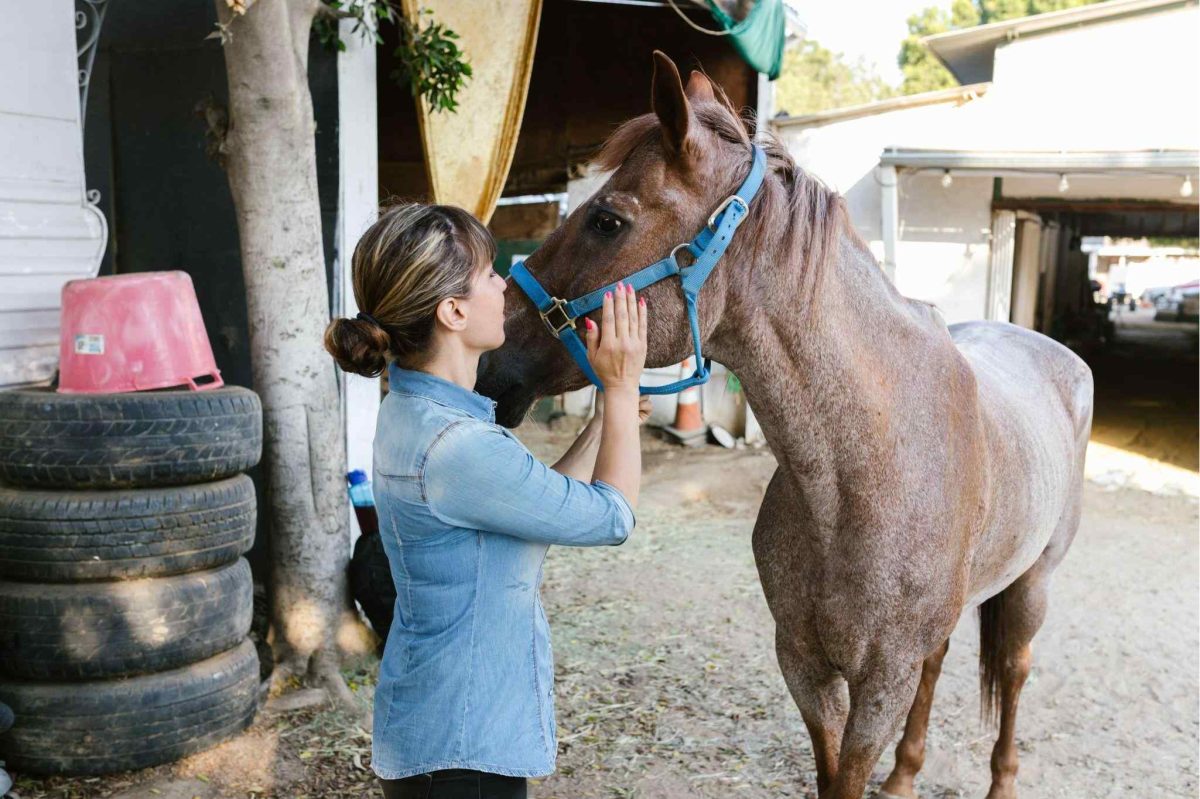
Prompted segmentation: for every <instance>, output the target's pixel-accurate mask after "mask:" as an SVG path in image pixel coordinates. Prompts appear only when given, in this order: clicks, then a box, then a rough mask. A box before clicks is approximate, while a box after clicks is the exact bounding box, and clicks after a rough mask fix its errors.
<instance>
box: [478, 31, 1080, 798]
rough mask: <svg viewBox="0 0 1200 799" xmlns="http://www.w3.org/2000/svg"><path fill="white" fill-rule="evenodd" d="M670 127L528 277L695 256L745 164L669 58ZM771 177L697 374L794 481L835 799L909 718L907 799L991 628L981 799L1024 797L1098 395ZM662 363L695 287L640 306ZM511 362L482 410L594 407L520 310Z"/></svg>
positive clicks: (783, 155)
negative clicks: (989, 733) (943, 704)
mask: <svg viewBox="0 0 1200 799" xmlns="http://www.w3.org/2000/svg"><path fill="white" fill-rule="evenodd" d="M652 105H653V109H654V113H653V114H648V115H646V116H643V117H638V118H636V119H633V120H631V121H630V122H627V123H626V124H625V125H624V126H622V127H621V128H620V129H619V130H618V131H617V132H616V133H615V134H614V135H613V137H612V138H611V139H610V141H609V142H608V144H606V145H605V148H604V149H603V151H602V152H601V153H600V155H599V163H600V164H601V166H602V167H604V168H607V169H615V172H614V173H613V175H612V177H611V178H610V179H609V180H608V182H607V183H606V184H605V185H604V186H603V187H602V188H601V189H600V190H599V191H598V192H597V193H596V195H595V196H594V197H592V198H591V200H590V201H589V202H587V203H586V204H584V205H583V206H582V207H580V208H579V209H578V210H576V211H575V212H574V213H573V214H571V216H570V217H569V218H568V219H567V220H566V222H565V223H564V224H563V226H562V227H561V228H559V229H558V230H557V231H555V232H554V234H553V235H551V236H550V238H549V239H547V241H546V243H545V244H544V245H543V246H542V247H541V248H540V249H539V250H538V251H537V252H536V253H535V254H534V255H533V257H532V258H530V260H529V268H530V271H531V272H532V273H533V274H534V275H535V276H536V277H537V278H538V279H539V280H540V281H541V282H542V284H543V285H544V286H545V287H546V289H547V290H548V291H550V292H551V293H552V294H554V295H556V296H559V297H563V298H571V297H577V296H579V295H581V294H584V293H585V292H588V291H590V290H592V289H595V288H597V287H600V286H603V285H606V284H608V283H610V282H613V281H615V280H617V279H618V278H621V277H624V276H625V275H628V274H630V273H631V272H633V271H634V270H635V269H637V268H640V267H641V266H643V265H645V264H648V263H651V262H652V261H655V260H658V259H659V258H662V257H663V256H664V255H666V254H667V252H668V251H669V250H670V249H671V247H672V246H673V245H674V244H675V243H676V242H682V241H688V240H690V239H691V238H692V236H694V235H695V234H696V231H698V230H699V229H700V227H701V226H702V225H704V224H705V221H706V219H707V217H708V214H709V213H710V211H711V210H712V209H714V208H715V207H717V205H718V204H719V203H720V202H721V200H722V199H724V198H725V197H726V196H728V195H729V194H730V192H731V191H733V189H734V188H735V187H736V186H737V185H738V184H739V183H740V181H741V180H742V178H744V177H745V175H746V173H747V171H748V169H749V166H750V138H749V136H748V134H747V131H746V128H745V126H744V125H743V123H742V122H741V121H740V120H739V119H738V117H737V115H736V114H735V113H734V112H733V110H732V108H731V107H730V106H729V104H728V101H727V100H725V98H724V96H723V95H722V93H721V92H720V91H719V90H714V87H713V85H712V84H711V83H710V82H709V80H708V79H707V78H706V77H705V76H704V75H702V74H700V73H698V72H693V73H692V75H691V78H690V79H689V80H688V83H687V87H686V89H685V88H684V86H683V84H682V81H681V80H680V77H679V72H678V71H677V70H676V68H675V65H674V64H673V63H672V62H671V61H670V60H669V59H668V58H666V57H665V56H663V55H662V54H661V53H656V54H655V72H654V81H653V91H652ZM761 144H762V145H763V146H764V147H765V148H766V150H767V154H768V175H767V178H766V181H765V183H764V185H763V188H762V189H761V190H760V192H759V194H758V195H757V197H756V198H755V199H754V201H753V203H752V204H751V210H750V216H749V218H748V219H747V221H746V222H745V223H744V224H743V225H742V227H741V229H740V230H739V231H738V233H737V235H736V236H735V237H734V241H733V243H732V246H731V247H730V248H729V250H728V252H727V253H726V255H725V257H724V258H723V259H722V261H721V263H720V264H719V265H718V266H717V268H716V270H715V272H714V273H713V276H712V277H711V278H710V279H709V281H708V283H706V284H705V286H704V288H703V290H702V292H701V294H700V327H701V331H702V335H703V340H704V349H705V352H706V353H711V354H712V356H713V357H714V358H715V359H716V360H718V361H720V362H721V363H724V364H726V365H727V366H728V367H730V368H731V369H732V370H733V371H734V372H736V373H737V375H738V376H739V377H740V378H741V380H742V382H743V384H744V386H745V391H746V396H747V398H748V399H749V401H750V403H751V405H752V406H753V407H754V409H755V412H756V413H757V415H758V417H759V420H760V422H761V424H762V428H763V432H764V433H765V434H766V437H767V440H768V441H769V442H770V444H771V447H772V449H773V450H774V452H775V454H776V456H777V457H778V460H779V468H778V470H777V471H776V473H775V476H774V478H773V479H772V480H771V483H770V486H769V487H768V489H767V493H766V497H765V498H764V501H763V505H762V508H761V510H760V512H759V516H758V522H757V524H756V525H755V528H754V540H753V545H754V555H755V560H756V562H757V564H758V571H759V576H760V578H761V580H762V585H763V590H764V592H765V594H766V599H767V604H768V605H769V607H770V609H771V613H772V615H773V616H774V618H775V622H776V651H777V654H778V659H779V666H780V669H781V670H782V671H783V675H784V678H785V680H786V682H787V685H788V688H789V689H790V691H791V694H792V696H793V698H794V699H795V701H796V704H797V705H799V708H800V712H801V714H802V715H803V717H804V722H805V724H806V725H807V727H808V730H809V734H810V735H811V736H812V743H813V749H814V752H815V756H816V768H817V785H818V789H819V792H820V796H821V797H822V799H829V798H831V797H836V798H837V799H859V797H861V796H862V795H863V792H864V790H865V789H866V786H867V781H868V779H869V777H870V774H871V771H872V769H873V768H874V766H875V764H876V763H877V761H878V759H879V757H880V754H881V753H882V751H883V749H884V747H885V746H887V745H888V743H889V741H890V740H892V738H893V736H894V735H895V733H896V731H897V729H898V728H899V725H900V722H901V721H902V720H903V718H904V716H905V713H906V712H907V714H908V720H907V724H906V725H905V727H904V733H903V737H902V739H901V741H900V743H899V746H898V748H897V750H896V767H895V769H894V770H893V771H892V773H891V774H890V775H889V777H888V778H887V781H886V782H885V783H884V785H883V792H884V795H894V796H900V797H913V796H915V792H914V787H913V778H914V777H915V775H916V773H917V772H918V771H919V770H920V768H921V765H922V762H923V760H924V749H925V730H926V725H927V722H928V718H929V708H930V704H931V702H932V700H933V690H934V684H935V682H936V681H937V677H938V672H939V670H940V667H941V662H942V658H943V657H944V656H945V654H946V649H947V646H948V639H949V637H950V633H951V631H952V630H953V629H954V627H955V624H956V622H957V621H958V619H959V617H960V615H961V614H962V613H963V611H964V610H968V609H971V608H976V607H978V608H979V616H980V622H981V630H980V639H981V650H982V651H981V654H980V674H981V684H982V693H983V700H984V708H985V711H986V712H988V713H989V714H991V713H994V712H995V711H996V710H998V711H999V716H1000V731H999V737H998V740H997V742H996V745H995V749H994V751H993V754H992V785H991V790H990V792H989V793H988V797H989V798H990V799H1000V798H1001V797H1013V796H1015V795H1016V788H1015V777H1016V772H1017V748H1016V744H1015V739H1014V726H1015V721H1016V712H1017V700H1018V697H1019V695H1020V692H1021V687H1022V685H1023V683H1024V682H1025V678H1026V676H1027V675H1028V673H1029V667H1030V641H1031V639H1032V638H1033V636H1034V634H1035V633H1036V632H1037V631H1038V628H1039V627H1040V626H1041V624H1042V620H1043V619H1044V618H1045V614H1046V597H1047V589H1048V586H1049V581H1050V576H1051V573H1052V572H1053V571H1054V569H1055V567H1056V566H1058V564H1059V562H1060V561H1061V560H1062V558H1063V556H1064V555H1065V554H1066V551H1067V548H1068V547H1069V546H1070V544H1071V540H1072V539H1073V538H1074V536H1075V531H1076V528H1077V526H1078V523H1079V513H1080V496H1081V492H1082V482H1083V458H1084V449H1085V447H1086V444H1087V440H1088V434H1089V430H1090V427H1091V415H1092V410H1091V409H1092V379H1091V373H1090V372H1089V370H1088V368H1087V367H1086V366H1085V365H1084V363H1083V362H1082V361H1080V360H1079V359H1078V358H1077V357H1075V356H1074V355H1073V354H1072V353H1071V352H1070V351H1068V350H1067V349H1065V348H1064V347H1062V346H1060V345H1058V344H1056V343H1055V342H1053V341H1051V340H1050V339H1048V338H1045V337H1043V336H1040V335H1038V334H1037V333H1033V332H1030V331H1028V330H1024V329H1022V328H1018V327H1015V326H1012V325H1008V324H999V323H987V322H972V323H968V324H962V325H953V326H951V327H950V328H947V327H946V325H945V324H944V323H943V322H942V321H941V320H940V318H939V316H938V314H937V313H936V311H934V310H933V309H932V308H930V307H929V306H927V305H925V304H922V303H919V302H914V301H912V300H908V299H905V298H904V297H902V296H900V295H899V294H898V293H897V292H896V289H895V288H894V287H893V286H892V285H891V283H890V282H888V280H887V279H886V277H885V276H884V274H883V272H882V271H881V270H880V269H879V267H878V266H877V264H876V261H875V259H874V257H872V255H871V253H870V251H869V250H868V248H867V247H866V246H865V245H864V244H863V242H862V240H861V239H860V238H859V237H858V236H857V235H856V233H855V232H854V231H853V229H852V228H851V226H850V225H849V223H848V222H847V218H846V212H845V208H844V205H843V202H842V200H841V198H840V197H839V196H838V195H837V194H835V193H834V192H831V191H829V190H828V189H826V188H824V187H823V186H821V185H820V184H819V183H818V182H817V181H816V180H814V179H812V178H811V177H809V176H807V175H805V174H804V173H803V172H802V171H801V170H800V169H798V168H797V167H796V165H795V163H794V162H793V161H792V159H791V158H790V156H789V155H788V153H787V151H786V150H785V149H783V148H782V147H781V146H779V144H778V143H776V142H773V141H770V140H768V141H766V142H761ZM642 295H643V296H644V297H646V298H647V301H648V303H649V306H650V308H651V327H650V347H649V361H648V362H649V363H650V365H652V366H665V365H668V364H671V363H676V362H678V361H680V360H682V359H683V358H684V357H685V356H686V355H688V354H689V352H690V341H689V338H688V325H687V319H686V316H685V312H684V307H683V302H682V300H681V299H680V294H679V287H678V283H677V282H675V281H674V280H668V281H664V282H662V283H658V284H656V285H654V286H652V287H650V288H647V289H645V290H644V291H643V292H642ZM507 302H508V309H507V311H508V319H507V324H506V331H507V333H508V341H507V343H506V344H505V345H504V347H503V348H502V349H500V350H497V351H496V352H495V353H492V354H491V357H489V358H488V359H487V361H486V363H485V364H484V365H483V366H482V367H481V374H480V380H479V389H480V390H481V391H483V392H484V393H486V394H488V395H489V396H491V397H493V398H494V399H496V400H497V401H498V403H499V408H498V410H499V417H500V420H501V421H502V422H503V423H504V424H507V425H509V426H513V425H516V424H518V423H519V422H520V421H521V420H522V418H523V417H524V415H525V413H526V411H527V410H528V408H529V406H530V404H531V402H532V401H533V400H534V399H535V398H536V397H537V396H541V395H548V394H555V393H559V392H562V391H566V390H569V389H575V388H579V387H581V386H583V385H584V384H585V382H586V381H585V379H584V377H583V375H582V373H581V372H580V371H579V369H577V368H576V367H575V366H574V364H573V363H572V362H571V361H570V360H569V358H568V356H567V354H566V351H565V349H564V348H563V347H562V345H561V344H559V343H558V342H557V341H555V340H554V339H553V338H552V337H551V336H550V334H549V333H548V332H547V330H546V328H545V327H544V326H543V324H542V323H541V321H540V320H539V318H538V315H537V313H536V312H535V309H534V307H533V305H532V304H531V303H530V302H529V300H528V299H526V298H525V297H524V296H523V295H522V294H521V293H520V292H519V291H518V290H516V289H515V288H514V289H513V290H511V291H509V292H508V300H507Z"/></svg>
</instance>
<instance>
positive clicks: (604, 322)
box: [598, 291, 616, 344]
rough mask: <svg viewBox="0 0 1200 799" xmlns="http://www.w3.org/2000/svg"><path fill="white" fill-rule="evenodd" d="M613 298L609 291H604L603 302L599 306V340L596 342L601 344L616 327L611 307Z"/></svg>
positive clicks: (611, 334) (610, 335)
mask: <svg viewBox="0 0 1200 799" xmlns="http://www.w3.org/2000/svg"><path fill="white" fill-rule="evenodd" d="M614 305H615V300H614V298H613V293H612V292H611V291H606V292H604V302H603V304H602V305H601V306H600V341H599V342H598V344H603V343H604V342H606V341H609V340H611V339H612V337H613V331H614V330H615V328H616V310H615V308H614V307H613V306H614Z"/></svg>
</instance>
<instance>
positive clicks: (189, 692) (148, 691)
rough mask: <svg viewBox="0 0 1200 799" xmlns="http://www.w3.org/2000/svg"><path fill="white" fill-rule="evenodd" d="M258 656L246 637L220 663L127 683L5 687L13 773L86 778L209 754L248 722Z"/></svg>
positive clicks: (3, 750) (6, 738) (0, 686)
mask: <svg viewBox="0 0 1200 799" xmlns="http://www.w3.org/2000/svg"><path fill="white" fill-rule="evenodd" d="M258 687H259V681H258V655H256V654H255V652H254V644H253V643H251V642H250V641H249V640H248V639H247V640H244V641H242V643H240V644H239V645H238V646H237V647H236V648H234V649H231V650H230V651H228V652H225V653H222V654H220V655H217V656H216V657H214V658H210V659H208V660H204V661H201V662H199V663H194V664H192V665H190V666H186V667H184V668H181V669H175V670H172V671H164V672H161V673H159V674H151V675H149V676H145V677H134V678H132V679H128V680H101V681H96V682H81V683H28V682H0V702H4V703H6V704H8V705H10V706H11V707H12V709H13V712H14V713H15V714H16V723H15V724H14V725H13V728H12V729H11V730H9V731H8V732H7V733H4V734H2V735H0V758H3V759H4V760H6V761H7V764H8V767H9V768H11V769H12V770H14V771H19V772H29V773H32V774H64V775H71V776H87V775H95V774H111V773H113V772H117V771H129V770H132V769H140V768H147V767H149V766H156V765H159V764H160V763H168V762H170V761H172V760H178V759H179V758H181V757H185V756H187V755H190V754H194V753H195V752H200V751H203V750H204V749H209V748H211V747H213V746H215V745H216V744H218V743H220V742H221V741H224V740H226V739H227V738H230V737H232V736H234V735H236V734H237V733H238V732H240V731H242V730H244V729H245V728H246V727H248V726H250V723H251V722H252V721H253V720H254V714H255V712H256V711H257V696H258Z"/></svg>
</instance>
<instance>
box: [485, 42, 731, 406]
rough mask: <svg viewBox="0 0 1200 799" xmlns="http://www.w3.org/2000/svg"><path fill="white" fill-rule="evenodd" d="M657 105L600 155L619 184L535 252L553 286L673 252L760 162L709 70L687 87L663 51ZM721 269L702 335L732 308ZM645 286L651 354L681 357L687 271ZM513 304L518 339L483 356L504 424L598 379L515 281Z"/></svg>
mask: <svg viewBox="0 0 1200 799" xmlns="http://www.w3.org/2000/svg"><path fill="white" fill-rule="evenodd" d="M651 104H652V107H653V109H654V112H653V113H652V114H647V115H645V116H641V117H637V118H635V119H633V120H630V121H629V122H627V123H625V124H624V125H623V126H621V127H620V128H619V129H618V130H617V131H616V132H615V133H614V134H613V136H612V138H610V139H609V141H608V142H607V143H606V144H605V146H604V148H603V149H602V150H601V152H600V154H599V155H598V156H597V159H596V161H597V163H598V165H599V166H600V167H601V168H603V169H605V170H615V171H614V172H613V174H612V176H611V177H610V178H609V180H608V182H606V183H605V184H604V186H602V187H601V188H600V190H599V191H597V192H596V194H595V195H593V196H592V197H591V198H590V199H589V200H588V201H587V202H586V203H584V204H583V205H581V206H580V207H579V208H577V209H576V210H575V211H574V212H573V213H572V214H571V215H570V216H569V217H567V219H566V221H565V222H564V223H563V224H562V226H561V227H559V228H558V229H557V230H556V231H554V233H553V234H551V235H550V237H549V238H548V239H546V242H545V243H544V244H543V245H542V246H541V247H540V248H539V249H538V250H537V252H535V253H534V254H533V255H532V256H530V258H529V260H528V262H527V266H528V268H529V271H530V272H531V273H532V274H533V275H534V276H535V277H536V278H537V279H538V281H540V282H541V284H542V285H543V286H544V287H545V289H546V291H547V292H549V293H550V294H551V295H553V296H556V297H561V298H564V299H572V298H575V297H579V296H581V295H583V294H586V293H587V292H589V291H592V290H594V289H597V288H600V287H601V286H605V285H608V284H610V283H613V282H615V281H617V280H619V279H621V278H624V277H626V276H628V275H630V274H632V273H633V272H635V271H637V270H638V269H641V268H642V267H643V266H646V265H648V264H650V263H653V262H654V261H657V260H659V259H660V258H663V257H665V256H666V255H667V254H668V253H669V252H670V251H671V249H672V248H673V247H674V246H675V245H677V244H679V243H681V242H687V241H690V240H691V239H692V238H693V237H694V236H695V235H696V234H697V233H698V232H699V231H700V229H701V227H703V226H704V225H705V224H706V223H707V221H708V217H709V214H711V213H712V212H713V211H714V210H715V209H716V207H717V206H718V205H719V204H720V203H721V201H722V200H723V199H725V198H726V197H727V196H729V194H730V193H731V192H732V191H733V190H734V189H735V188H736V187H737V186H738V184H739V182H740V181H741V180H742V179H743V178H744V177H745V176H746V174H747V172H748V171H749V168H750V161H751V151H750V138H749V136H748V134H747V133H746V129H745V126H744V125H743V124H742V122H741V121H740V120H739V119H738V117H737V115H736V114H735V113H734V111H733V109H732V108H731V107H730V106H729V103H728V101H727V100H726V99H725V97H724V94H723V93H722V92H721V91H720V90H719V89H716V88H715V87H714V86H713V84H712V83H711V82H710V81H709V79H708V78H707V77H706V76H705V75H703V74H702V73H700V72H693V73H692V74H691V77H690V78H689V79H688V82H687V86H686V88H685V86H684V84H683V82H682V80H681V79H680V76H679V71H678V69H676V67H675V64H674V63H673V62H672V61H671V60H670V59H669V58H667V57H666V56H665V55H663V54H662V53H660V52H657V51H656V52H655V53H654V78H653V88H652V93H651ZM680 257H685V256H682V255H681V256H680ZM722 273H723V270H722V269H721V268H720V267H718V268H717V269H716V270H715V272H714V273H713V275H712V277H711V279H710V280H709V281H708V282H707V283H706V284H705V286H704V290H703V292H702V294H701V303H700V315H699V317H700V318H699V322H700V332H701V337H702V338H703V339H707V338H708V337H709V335H710V334H711V333H712V332H713V330H714V328H715V327H716V326H717V324H718V322H719V320H720V318H721V310H722V306H723V304H724V301H725V294H726V287H727V285H728V278H727V276H726V275H724V274H722ZM642 296H643V297H645V298H646V301H647V304H648V306H649V308H650V338H649V349H648V354H647V359H646V360H647V364H648V365H649V366H667V365H670V364H672V363H678V362H679V361H681V360H683V358H685V357H686V356H687V355H688V354H689V353H690V352H691V340H690V338H689V333H688V321H687V314H686V311H685V309H684V304H683V297H682V293H681V291H680V286H679V281H678V279H668V280H664V281H662V282H659V283H656V284H654V285H653V286H650V287H648V288H646V289H645V290H644V291H643V292H642ZM505 312H506V320H505V333H506V336H507V340H506V341H505V343H504V346H503V347H501V348H500V349H498V350H495V351H493V352H490V353H488V354H487V355H486V356H485V357H484V359H483V362H482V363H481V367H480V374H479V381H478V384H477V387H478V390H479V391H480V392H481V393H483V394H486V395H487V396H490V397H492V398H493V399H495V400H496V401H497V403H498V408H497V418H498V419H499V421H500V422H501V424H504V425H507V426H510V427H512V426H515V425H517V424H519V423H520V422H521V420H522V419H523V418H524V416H525V413H526V412H527V411H528V409H529V406H530V405H531V404H532V403H533V401H534V400H535V399H536V398H537V397H539V396H547V395H551V394H558V393H561V392H564V391H570V390H572V389H576V388H581V387H583V386H585V385H586V384H587V379H586V378H585V377H584V375H583V373H582V372H581V371H580V370H579V368H578V367H577V366H576V365H575V363H574V362H573V361H572V360H571V358H570V356H569V355H568V354H567V350H566V348H565V347H564V346H563V345H562V344H561V343H560V342H559V341H558V340H556V339H555V338H554V337H553V336H552V335H551V334H550V332H549V331H548V330H547V328H546V326H545V325H544V324H543V323H542V321H541V319H540V318H539V316H538V313H537V309H536V308H535V307H534V305H533V303H532V302H530V300H529V299H528V298H527V297H526V296H525V294H524V293H523V292H521V290H520V289H518V288H517V287H516V286H510V289H509V291H508V292H507V295H506V309H505ZM593 316H594V317H595V318H596V319H597V321H598V314H594V315H593Z"/></svg>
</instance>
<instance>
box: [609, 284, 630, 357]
mask: <svg viewBox="0 0 1200 799" xmlns="http://www.w3.org/2000/svg"><path fill="white" fill-rule="evenodd" d="M615 305H616V308H615V312H616V321H617V323H616V326H615V327H614V328H613V332H614V333H615V334H616V341H614V342H613V343H614V344H620V343H621V342H622V341H624V340H625V339H626V338H628V337H629V290H628V289H627V288H626V286H625V284H624V283H617V300H616V303H615Z"/></svg>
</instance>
